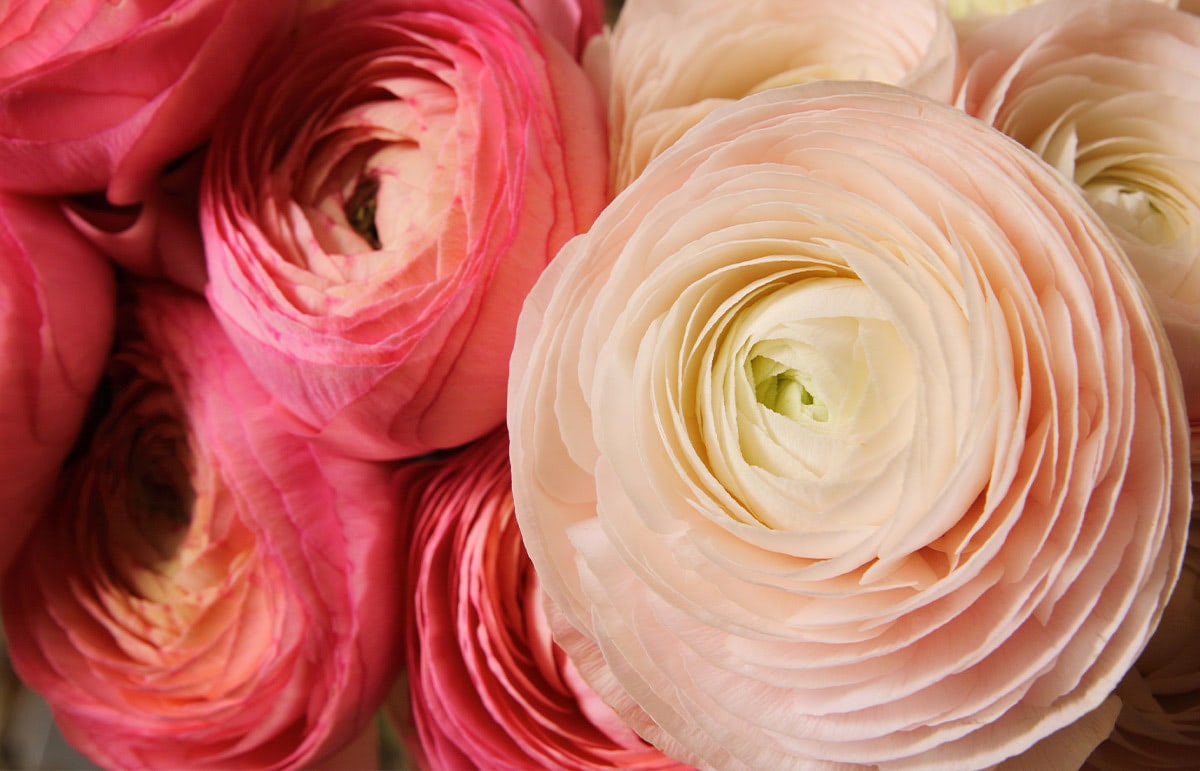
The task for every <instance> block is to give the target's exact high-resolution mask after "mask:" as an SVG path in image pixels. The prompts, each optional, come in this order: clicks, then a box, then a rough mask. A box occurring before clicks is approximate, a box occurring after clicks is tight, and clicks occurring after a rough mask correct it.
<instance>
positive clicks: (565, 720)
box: [393, 431, 678, 769]
mask: <svg viewBox="0 0 1200 771" xmlns="http://www.w3.org/2000/svg"><path fill="white" fill-rule="evenodd" d="M396 481H397V489H398V494H399V495H400V497H401V500H402V506H403V509H404V511H405V516H406V518H407V519H410V520H411V521H412V522H413V528H414V530H413V532H414V535H413V538H412V542H411V546H410V552H409V557H408V565H409V568H408V571H409V572H408V583H407V584H406V585H405V590H406V593H405V597H406V598H407V599H408V600H409V602H410V603H411V605H410V613H409V619H408V622H407V623H406V625H405V627H406V629H407V633H408V657H407V660H406V664H407V666H406V674H407V680H408V683H409V689H408V690H406V691H402V692H398V693H397V694H396V695H395V696H394V699H395V700H396V701H395V702H394V703H393V715H395V716H397V719H398V721H399V724H400V727H401V730H402V733H411V732H413V731H415V736H416V741H414V742H413V743H412V749H413V751H414V754H415V755H416V756H417V757H418V758H419V760H420V765H421V766H422V767H423V768H437V769H475V768H488V769H500V768H509V769H527V768H546V769H599V768H641V769H650V768H658V769H662V768H677V767H678V764H676V763H675V762H674V761H672V760H671V759H670V758H667V757H665V756H664V755H662V753H660V752H658V750H656V749H654V748H653V747H652V746H650V745H649V744H647V743H646V742H645V741H643V740H642V739H641V738H639V737H638V735H637V734H635V733H634V732H633V731H632V730H631V729H630V728H629V727H628V726H626V725H624V724H623V723H622V722H621V721H620V719H619V718H617V716H616V715H615V714H614V713H613V712H612V710H611V709H609V708H608V707H607V706H606V705H605V704H604V703H603V702H602V701H600V699H599V697H597V696H596V694H595V693H594V692H593V691H592V690H591V689H590V688H589V687H588V686H587V685H586V684H585V683H584V682H583V681H582V679H581V678H580V677H579V674H578V673H577V672H576V671H575V668H574V666H573V665H572V664H571V662H570V660H569V659H568V658H567V657H566V654H565V653H564V652H563V650H562V649H561V648H560V647H558V646H557V645H555V644H554V642H553V640H552V639H551V637H550V629H549V626H548V625H547V623H546V618H545V615H544V613H543V611H542V602H541V588H540V586H539V584H538V580H537V576H536V575H535V574H534V572H533V567H532V565H530V564H529V558H528V556H527V555H526V554H525V549H524V547H523V546H522V545H521V534H520V532H519V531H518V529H517V523H516V519H515V517H514V515H513V504H512V486H511V482H510V475H509V469H508V436H507V434H505V433H504V432H503V431H500V432H497V433H495V434H492V435H489V436H487V437H484V438H483V439H481V440H480V441H479V442H476V443H474V444H472V445H470V446H468V447H467V448H465V449H463V450H461V451H458V452H457V453H456V454H454V455H452V456H446V457H441V458H437V459H434V460H431V461H425V462H421V463H417V464H412V465H409V466H406V467H404V468H402V469H401V470H400V472H399V473H398V474H397V477H396ZM406 714H411V718H409V717H406V716H405V715H406ZM410 720H411V724H412V727H411V729H409V728H408V725H409V723H410Z"/></svg>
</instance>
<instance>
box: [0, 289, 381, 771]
mask: <svg viewBox="0 0 1200 771" xmlns="http://www.w3.org/2000/svg"><path fill="white" fill-rule="evenodd" d="M133 313H134V315H135V318H136V322H137V323H136V326H137V327H138V328H139V329H138V331H136V332H135V330H134V326H135V325H130V328H128V329H126V328H125V327H124V321H125V319H124V317H122V330H121V332H119V337H118V339H119V345H118V349H117V351H116V353H115V354H114V357H113V360H112V363H111V365H110V372H109V377H108V381H109V393H110V395H111V399H110V403H109V406H108V409H107V410H106V411H105V412H104V414H103V415H102V417H100V418H99V420H98V423H97V425H96V427H95V429H94V433H93V434H92V435H91V437H90V439H89V441H88V442H87V444H86V446H85V447H83V448H82V449H81V451H80V452H79V453H78V454H77V455H76V456H75V457H73V459H72V460H71V462H70V463H69V464H68V465H67V467H66V469H65V470H64V474H63V477H62V479H61V482H60V487H59V493H58V495H57V497H56V499H55V501H54V502H53V503H52V505H51V508H50V509H49V511H48V512H47V514H46V516H44V517H43V519H42V520H41V521H40V522H39V524H38V526H37V528H36V529H35V530H34V532H33V533H32V534H31V535H30V537H29V539H28V540H27V542H26V544H25V547H24V549H23V550H22V551H21V552H20V554H18V556H17V559H16V561H14V563H13V569H12V570H11V571H10V572H9V575H8V577H7V580H6V583H5V585H4V587H3V596H2V601H3V611H4V627H5V632H6V634H7V635H8V642H9V653H10V655H11V657H12V660H13V663H14V665H15V666H16V669H17V672H18V674H19V675H20V676H21V678H22V679H23V680H24V681H25V682H26V683H28V684H29V685H30V686H31V687H32V688H34V689H35V690H37V691H38V692H40V693H41V694H42V695H43V696H44V697H45V698H46V700H47V701H48V702H49V703H50V706H51V708H52V709H53V710H54V715H55V719H56V720H57V722H58V724H59V726H60V727H61V729H62V731H63V733H64V735H65V736H66V737H67V739H68V740H69V741H70V742H71V743H72V744H74V745H75V746H76V747H78V748H79V749H80V750H81V751H83V752H85V753H86V754H87V755H88V756H90V757H91V758H92V759H93V760H95V761H96V762H97V763H99V764H100V765H101V766H103V767H106V768H131V769H132V768H296V767H301V766H305V765H311V764H313V763H315V762H319V761H320V759H321V758H323V757H325V756H327V755H329V754H330V753H335V752H337V751H339V750H340V749H342V747H343V746H344V745H346V744H348V743H350V742H351V741H352V740H353V739H354V738H355V737H356V736H358V735H359V734H360V732H361V731H362V729H363V728H364V727H365V726H366V724H367V723H368V722H369V721H370V720H371V719H372V717H373V713H374V712H375V710H376V709H377V708H378V707H379V706H380V705H381V704H382V702H383V700H384V697H385V696H386V694H387V691H388V689H389V688H390V686H391V684H392V681H393V679H394V677H395V675H396V671H397V667H398V664H399V654H398V651H399V650H400V645H401V635H400V626H399V624H400V612H399V609H400V606H399V604H398V603H396V602H395V587H396V586H397V585H398V583H399V581H401V580H402V576H403V569H402V566H401V561H400V556H401V553H400V549H399V546H398V543H399V542H398V537H399V534H400V533H401V532H402V531H403V528H402V523H401V522H400V520H399V518H398V516H397V511H396V507H395V506H394V505H393V504H392V503H390V496H389V490H390V487H389V474H390V471H389V470H388V469H385V468H382V467H379V466H377V465H376V464H374V463H369V462H364V461H356V460H348V459H346V458H344V457H342V456H339V455H335V454H333V453H330V452H328V451H326V450H324V449H322V448H321V447H317V446H314V445H313V444H311V443H309V442H308V441H307V440H305V439H302V438H299V437H296V436H294V435H292V434H290V433H288V432H286V431H285V430H283V429H282V428H281V426H282V425H283V424H281V423H280V422H279V421H278V420H277V417H278V414H277V409H276V406H275V404H274V403H273V402H272V400H271V399H270V397H269V396H268V395H267V394H266V393H265V392H264V391H263V390H262V388H261V387H259V386H258V384H257V383H256V382H255V381H254V378H253V377H252V376H251V375H250V373H249V372H248V371H247V370H246V368H245V366H244V365H243V364H242V363H241V359H240V357H239V356H238V354H237V352H236V351H235V350H234V348H233V346H232V345H231V344H230V343H229V341H228V340H227V339H226V338H225V337H224V333H223V332H222V330H221V328H220V325H219V324H217V322H216V320H215V319H214V318H213V317H212V314H211V312H210V311H209V309H208V308H207V307H206V306H205V304H204V303H203V302H202V301H200V300H199V299H196V298H195V297H193V296H191V295H185V294H183V293H177V292H174V291H167V290H163V289H160V288H142V289H140V290H139V291H138V292H137V296H136V308H135V309H134V311H133Z"/></svg>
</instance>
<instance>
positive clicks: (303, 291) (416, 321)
mask: <svg viewBox="0 0 1200 771" xmlns="http://www.w3.org/2000/svg"><path fill="white" fill-rule="evenodd" d="M306 22H307V24H306V26H304V27H303V28H302V29H301V30H300V32H299V37H298V38H297V41H296V43H295V45H294V46H292V47H291V48H290V49H289V50H288V51H287V52H286V55H285V56H284V57H283V58H281V59H279V60H276V61H271V62H269V66H267V67H265V68H263V69H261V70H260V71H259V72H258V73H257V75H256V76H255V77H254V78H253V79H252V80H251V81H250V82H249V83H248V90H247V91H246V93H245V94H244V96H243V99H242V100H241V103H240V107H239V108H238V109H236V110H234V111H232V112H231V113H230V114H228V115H227V120H226V121H225V122H224V123H223V124H222V126H221V127H220V128H219V130H218V132H217V135H216V138H215V139H214V141H213V145H212V147H211V149H210V153H209V163H208V169H207V172H208V173H207V176H206V178H205V184H204V188H203V191H202V198H201V215H202V224H203V227H204V233H205V239H206V248H207V251H208V267H209V275H210V279H211V283H210V285H209V289H208V296H209V298H210V300H211V302H212V304H213V306H214V307H215V309H216V311H217V313H218V316H219V317H220V319H221V321H222V323H223V324H224V326H225V327H226V328H227V329H228V330H229V333H230V335H231V336H232V338H233V340H234V342H235V343H236V344H237V346H238V348H239V350H241V352H242V353H243V355H244V356H245V358H246V360H247V362H249V364H250V366H251V367H252V368H253V370H254V373H255V375H256V376H258V378H259V379H260V380H261V382H262V383H263V384H264V385H266V387H267V388H268V390H270V391H271V392H272V393H274V394H275V395H276V396H277V397H278V398H279V399H280V400H281V401H282V402H283V403H284V404H285V405H287V406H288V408H290V409H291V410H292V411H293V413H294V414H295V415H296V416H297V417H298V418H299V420H300V421H301V422H302V424H303V426H304V429H303V430H306V431H310V432H311V433H314V434H320V435H321V436H322V437H323V438H325V439H327V440H329V441H332V442H334V443H335V444H337V445H338V446H339V447H342V448H343V449H344V450H345V451H347V452H349V453H353V454H357V455H362V456H371V457H383V458H386V457H404V456H409V455H417V454H420V453H422V452H425V451H427V450H430V449H433V448H440V447H452V446H455V445H458V444H462V443H464V442H466V441H469V440H471V439H474V438H476V437H478V436H481V435H483V434H484V433H486V432H488V431H489V430H491V429H493V428H495V427H497V426H498V425H500V424H501V423H503V421H504V391H505V385H506V383H507V375H508V355H509V352H510V351H511V347H512V336H513V333H514V329H515V327H516V317H517V314H518V312H519V310H520V305H521V301H522V300H523V299H524V296H525V293H526V292H527V291H528V289H529V287H530V286H532V284H533V281H534V280H535V279H536V278H537V276H538V275H539V274H540V272H541V271H542V269H543V268H544V266H545V265H546V263H547V262H549V260H550V258H551V257H553V255H554V254H555V253H556V252H557V250H558V248H559V247H560V246H561V245H562V244H563V243H564V242H565V241H566V240H567V239H568V238H569V237H570V236H572V235H574V234H575V233H577V232H579V231H580V230H582V229H584V228H586V227H587V225H588V224H589V223H590V222H591V220H592V219H593V218H594V216H595V214H596V213H597V212H598V211H599V210H600V208H601V207H602V206H603V204H604V195H605V193H604V179H605V173H606V168H607V166H606V164H607V160H606V156H605V138H604V137H605V135H604V123H603V117H602V115H601V113H600V109H599V103H598V101H597V98H596V96H595V95H594V93H593V91H592V89H591V88H590V86H589V84H588V82H587V80H586V78H585V77H584V75H583V72H582V70H581V69H580V67H579V66H578V65H577V64H576V62H575V61H574V60H573V59H572V58H571V57H570V55H569V54H568V53H567V52H566V51H564V50H563V49H562V47H561V46H559V45H558V44H557V43H555V42H554V41H553V40H552V39H550V38H549V37H547V36H544V35H539V33H538V31H537V28H536V27H535V26H534V24H533V22H532V21H531V20H530V19H529V17H528V16H526V15H525V14H524V12H522V11H521V10H520V9H519V8H518V7H517V6H516V5H515V4H513V3H511V2H508V0H454V2H448V1H447V0H366V1H364V2H347V3H341V4H339V5H335V6H332V7H330V8H329V9H327V10H326V11H324V12H323V13H319V14H314V15H313V16H311V17H309V18H308V19H307V20H306Z"/></svg>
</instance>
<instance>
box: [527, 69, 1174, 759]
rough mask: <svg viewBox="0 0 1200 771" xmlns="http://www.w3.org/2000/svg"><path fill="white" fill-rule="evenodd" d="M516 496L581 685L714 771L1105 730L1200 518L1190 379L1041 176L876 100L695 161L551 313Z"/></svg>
mask: <svg viewBox="0 0 1200 771" xmlns="http://www.w3.org/2000/svg"><path fill="white" fill-rule="evenodd" d="M509 431H510V434H511V445H512V446H511V459H512V473H513V497H514V501H515V505H516V512H517V519H518V522H519V524H520V527H521V532H522V535H523V537H524V541H525V545H526V547H527V549H528V552H529V555H530V558H531V560H532V562H533V564H534V567H535V568H536V570H537V572H538V576H539V578H540V580H541V582H542V586H543V591H544V592H546V594H547V595H548V596H549V597H550V598H551V599H552V601H553V605H554V608H555V610H554V611H553V612H551V613H549V614H548V615H549V616H550V618H551V622H552V628H553V630H554V633H555V637H556V640H557V642H559V644H561V645H562V646H563V647H564V648H565V649H566V650H567V652H568V653H569V655H570V656H571V658H572V660H573V661H574V662H575V664H576V666H577V667H578V668H579V670H580V673H581V674H582V675H583V677H584V679H585V680H586V681H588V682H589V683H590V684H591V685H592V686H593V688H595V689H596V691H597V692H598V693H599V694H600V695H601V697H602V698H603V699H604V700H605V701H606V702H607V703H608V704H610V705H611V706H612V707H613V708H614V709H615V710H616V711H617V713H618V714H619V715H621V716H622V718H624V719H625V720H626V721H627V722H628V723H629V724H630V725H632V726H633V727H634V728H635V729H636V730H637V731H638V732H639V733H640V734H642V735H643V736H645V737H646V738H647V739H649V740H650V741H652V742H653V743H654V744H656V745H657V746H659V747H660V748H662V749H663V750H664V751H665V752H666V753H667V754H669V755H671V756H672V757H676V758H679V759H680V760H683V761H686V762H691V763H694V764H697V765H704V766H714V767H720V768H727V769H733V768H747V769H749V768H785V767H805V768H845V767H847V766H846V765H839V764H861V765H864V766H867V767H872V766H874V767H878V768H881V769H901V768H910V769H918V768H919V769H968V768H982V767H986V766H989V765H992V764H995V763H997V762H999V761H1001V760H1003V759H1004V758H1006V757H1009V756H1013V755H1017V754H1019V753H1020V752H1022V751H1025V750H1027V749H1028V748H1029V747H1030V746H1031V745H1033V744H1034V743H1036V742H1038V741H1039V740H1041V739H1043V738H1045V737H1047V736H1049V735H1050V734H1052V733H1054V732H1055V731H1056V730H1057V729H1059V728H1061V727H1063V726H1065V725H1068V724H1070V723H1072V722H1074V721H1075V720H1076V719H1077V718H1079V717H1081V716H1083V715H1084V714H1087V713H1089V712H1092V711H1093V710H1095V709H1097V708H1099V707H1100V706H1101V705H1102V704H1103V702H1104V701H1105V699H1106V698H1107V697H1108V696H1109V694H1110V692H1111V691H1112V689H1113V688H1114V686H1115V685H1116V684H1117V682H1118V681H1119V680H1120V679H1121V677H1122V675H1123V674H1124V672H1125V671H1126V670H1127V669H1128V668H1129V667H1130V666H1131V665H1132V664H1133V662H1134V661H1135V659H1136V658H1137V656H1138V654H1139V652H1140V651H1141V649H1142V647H1143V646H1144V645H1145V643H1146V640H1147V638H1148V637H1149V634H1150V632H1151V630H1152V629H1153V628H1154V625H1155V624H1156V623H1157V621H1158V619H1159V618H1160V616H1161V615H1162V613H1163V609H1164V607H1165V605H1166V601H1167V597H1168V595H1169V594H1170V590H1171V587H1172V586H1173V585H1174V582H1175V579H1176V576H1177V575H1178V572H1179V564H1180V561H1181V556H1182V552H1183V548H1184V541H1185V537H1186V530H1187V524H1188V513H1189V506H1190V497H1191V496H1190V488H1189V469H1188V436H1187V425H1186V420H1185V415H1184V409H1183V401H1182V394H1181V390H1180V386H1179V379H1178V373H1177V372H1176V371H1175V370H1174V367H1173V365H1172V360H1171V357H1170V355H1169V352H1168V350H1167V342H1166V340H1165V339H1164V337H1163V332H1162V329H1161V327H1160V326H1159V325H1158V323H1157V321H1156V319H1155V317H1154V316H1153V314H1152V312H1151V311H1150V309H1149V308H1148V306H1147V304H1146V298H1145V296H1144V291H1143V289H1142V287H1141V284H1140V283H1139V282H1138V280H1137V278H1136V276H1135V275H1134V273H1133V271H1132V269H1131V268H1130V266H1129V264H1128V262H1127V261H1126V259H1125V257H1124V255H1123V253H1122V251H1121V250H1120V248H1119V247H1118V245H1117V244H1116V242H1115V241H1114V240H1113V238H1112V236H1111V234H1110V233H1109V232H1108V231H1107V230H1106V229H1105V228H1104V227H1103V225H1102V224H1101V223H1100V222H1099V221H1098V220H1097V219H1096V218H1095V215H1094V214H1093V213H1092V212H1091V210H1090V209H1089V208H1088V207H1087V205H1086V203H1085V202H1084V201H1083V199H1082V198H1081V197H1080V196H1079V194H1078V192H1077V191H1076V190H1075V189H1074V188H1073V187H1071V186H1070V185H1069V184H1068V183H1067V182H1066V181H1065V180H1063V179H1062V178H1061V176H1059V175H1058V174H1056V173H1055V172H1054V171H1053V170H1052V169H1050V168H1049V167H1048V166H1046V165H1045V164H1044V163H1042V162H1041V161H1040V160H1039V159H1038V158H1037V157H1036V156H1034V155H1033V154H1031V153H1029V152H1028V151H1027V150H1026V149H1025V148H1023V147H1021V146H1020V145H1018V144H1017V143H1015V142H1013V141H1012V140H1010V139H1008V138H1007V137H1005V136H1004V135H1002V134H1001V133H999V132H998V131H995V130H994V129H991V128H989V127H987V126H985V125H983V124H981V123H980V122H978V121H976V120H973V119H971V118H969V117H968V116H966V115H965V114H963V113H962V112H961V111H959V110H956V109H954V108H952V107H950V106H948V105H944V104H939V103H937V102H933V101H930V100H926V99H923V98H920V97H918V96H915V95H913V94H911V93H909V92H905V91H901V90H899V89H893V88H888V87H884V86H878V85H871V84H864V83H834V82H829V83H824V84H808V85H806V86H796V87H788V88H780V89H774V90H771V91H768V92H765V93H762V94H758V95H756V96H753V97H748V98H746V99H744V100H741V101H739V102H737V103H734V104H732V105H730V106H728V107H726V108H722V109H720V110H718V111H716V112H714V113H712V114H711V115H710V116H709V117H707V118H705V119H704V120H703V121H702V122H701V123H699V124H697V126H696V127H695V129H693V130H692V131H689V132H688V133H687V134H686V135H685V136H684V138H683V139H681V140H680V141H679V142H678V143H677V144H675V145H674V146H673V147H671V148H670V149H668V150H667V151H666V152H665V153H664V154H663V155H662V156H660V158H659V160H658V161H656V162H655V163H653V164H651V166H649V167H647V169H646V171H645V172H644V173H643V175H642V176H641V177H640V178H638V179H637V180H636V181H635V182H634V183H633V184H632V185H631V186H630V187H629V188H627V189H626V190H625V191H624V192H622V193H621V194H620V195H619V196H618V197H617V198H616V200H615V201H614V202H613V203H611V204H610V205H609V206H608V207H607V208H606V209H605V212H604V213H603V214H602V215H601V216H600V217H599V218H598V219H597V221H596V223H595V224H594V225H593V226H592V228H591V229H590V230H589V231H588V232H587V233H586V234H585V235H583V236H580V237H579V238H577V239H575V240H574V241H572V242H571V243H570V244H568V246H567V247H566V248H564V250H563V252H562V253H561V254H560V255H559V258H558V259H557V260H555V262H554V264H553V265H552V266H551V267H550V269H549V270H548V271H547V272H546V273H545V274H543V278H542V280H540V281H539V282H538V284H537V286H536V287H535V288H534V290H533V292H532V293H531V294H530V296H529V298H528V300H527V302H526V305H525V311H524V313H523V314H522V317H521V323H520V326H519V328H518V334H517V343H516V348H515V349H514V354H513V379H512V387H511V392H510V408H509Z"/></svg>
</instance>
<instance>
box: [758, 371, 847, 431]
mask: <svg viewBox="0 0 1200 771" xmlns="http://www.w3.org/2000/svg"><path fill="white" fill-rule="evenodd" d="M750 377H751V381H752V382H753V383H754V397H755V399H757V400H758V403H759V404H761V405H762V406H764V407H766V408H767V409H769V410H771V411H773V412H777V413H779V414H780V415H783V416H784V417H787V418H791V419H792V420H800V419H802V418H807V419H809V420H815V421H820V422H824V421H827V420H829V408H828V406H826V404H825V403H824V401H821V400H818V399H817V398H816V397H815V396H814V395H813V393H812V392H811V391H809V390H808V387H807V386H806V385H805V384H804V382H803V380H802V375H801V373H800V372H799V371H797V370H795V369H792V368H790V367H787V366H786V365H784V364H781V363H779V362H778V361H775V360H774V359H771V358H769V357H767V356H755V357H754V358H753V359H751V360H750Z"/></svg>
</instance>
